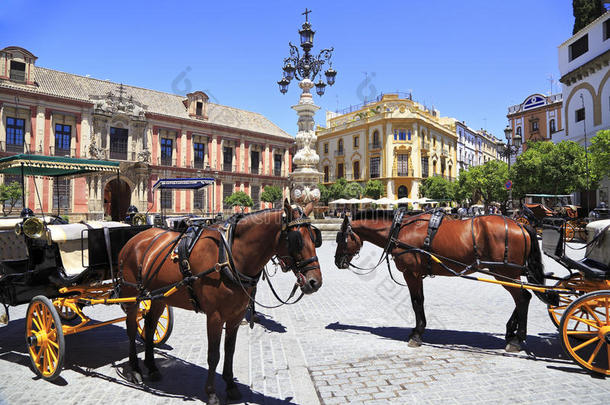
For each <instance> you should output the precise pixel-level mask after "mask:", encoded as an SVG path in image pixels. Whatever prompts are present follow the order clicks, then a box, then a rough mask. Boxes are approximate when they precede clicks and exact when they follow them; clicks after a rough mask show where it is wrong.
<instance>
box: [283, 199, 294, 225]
mask: <svg viewBox="0 0 610 405" xmlns="http://www.w3.org/2000/svg"><path fill="white" fill-rule="evenodd" d="M284 212H285V213H286V218H287V219H288V221H292V216H293V215H292V207H291V206H290V203H289V202H288V199H287V198H286V199H285V200H284Z"/></svg>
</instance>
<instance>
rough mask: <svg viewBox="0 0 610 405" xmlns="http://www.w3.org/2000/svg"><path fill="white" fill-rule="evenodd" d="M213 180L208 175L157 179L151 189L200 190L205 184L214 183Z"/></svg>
mask: <svg viewBox="0 0 610 405" xmlns="http://www.w3.org/2000/svg"><path fill="white" fill-rule="evenodd" d="M214 181H215V180H214V179H213V178H210V177H204V178H176V179H159V180H158V181H157V182H156V183H155V185H154V186H153V190H156V189H158V188H160V189H163V190H167V189H170V190H200V189H202V188H204V187H206V186H209V185H211V184H214Z"/></svg>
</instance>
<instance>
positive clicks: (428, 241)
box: [422, 209, 445, 277]
mask: <svg viewBox="0 0 610 405" xmlns="http://www.w3.org/2000/svg"><path fill="white" fill-rule="evenodd" d="M444 215H445V213H444V212H443V211H442V210H440V209H439V210H436V211H433V212H432V214H431V215H430V221H428V233H427V234H426V238H425V239H424V245H423V246H422V249H423V250H425V251H426V252H431V251H432V241H433V240H434V236H436V232H438V228H439V227H440V226H441V222H442V221H443V217H444ZM427 269H428V274H429V275H430V276H431V277H432V259H431V258H430V256H428V265H427Z"/></svg>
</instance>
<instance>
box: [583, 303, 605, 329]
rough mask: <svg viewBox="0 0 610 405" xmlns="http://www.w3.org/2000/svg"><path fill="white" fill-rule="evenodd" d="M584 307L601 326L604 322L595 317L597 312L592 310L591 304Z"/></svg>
mask: <svg viewBox="0 0 610 405" xmlns="http://www.w3.org/2000/svg"><path fill="white" fill-rule="evenodd" d="M583 306H584V307H585V309H586V310H587V312H588V313H589V314H591V316H592V317H593V318H595V321H596V322H597V325H601V323H602V322H601V321H600V320H599V318H598V317H597V315H595V311H593V310H592V309H591V307H590V306H589V304H584V305H583Z"/></svg>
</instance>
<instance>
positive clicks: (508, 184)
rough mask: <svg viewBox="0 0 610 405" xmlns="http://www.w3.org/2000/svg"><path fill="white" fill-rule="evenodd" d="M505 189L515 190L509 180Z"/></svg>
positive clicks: (505, 184)
mask: <svg viewBox="0 0 610 405" xmlns="http://www.w3.org/2000/svg"><path fill="white" fill-rule="evenodd" d="M504 187H506V189H507V190H510V189H511V188H513V182H512V181H510V180H508V181H507V182H506V183H504Z"/></svg>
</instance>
